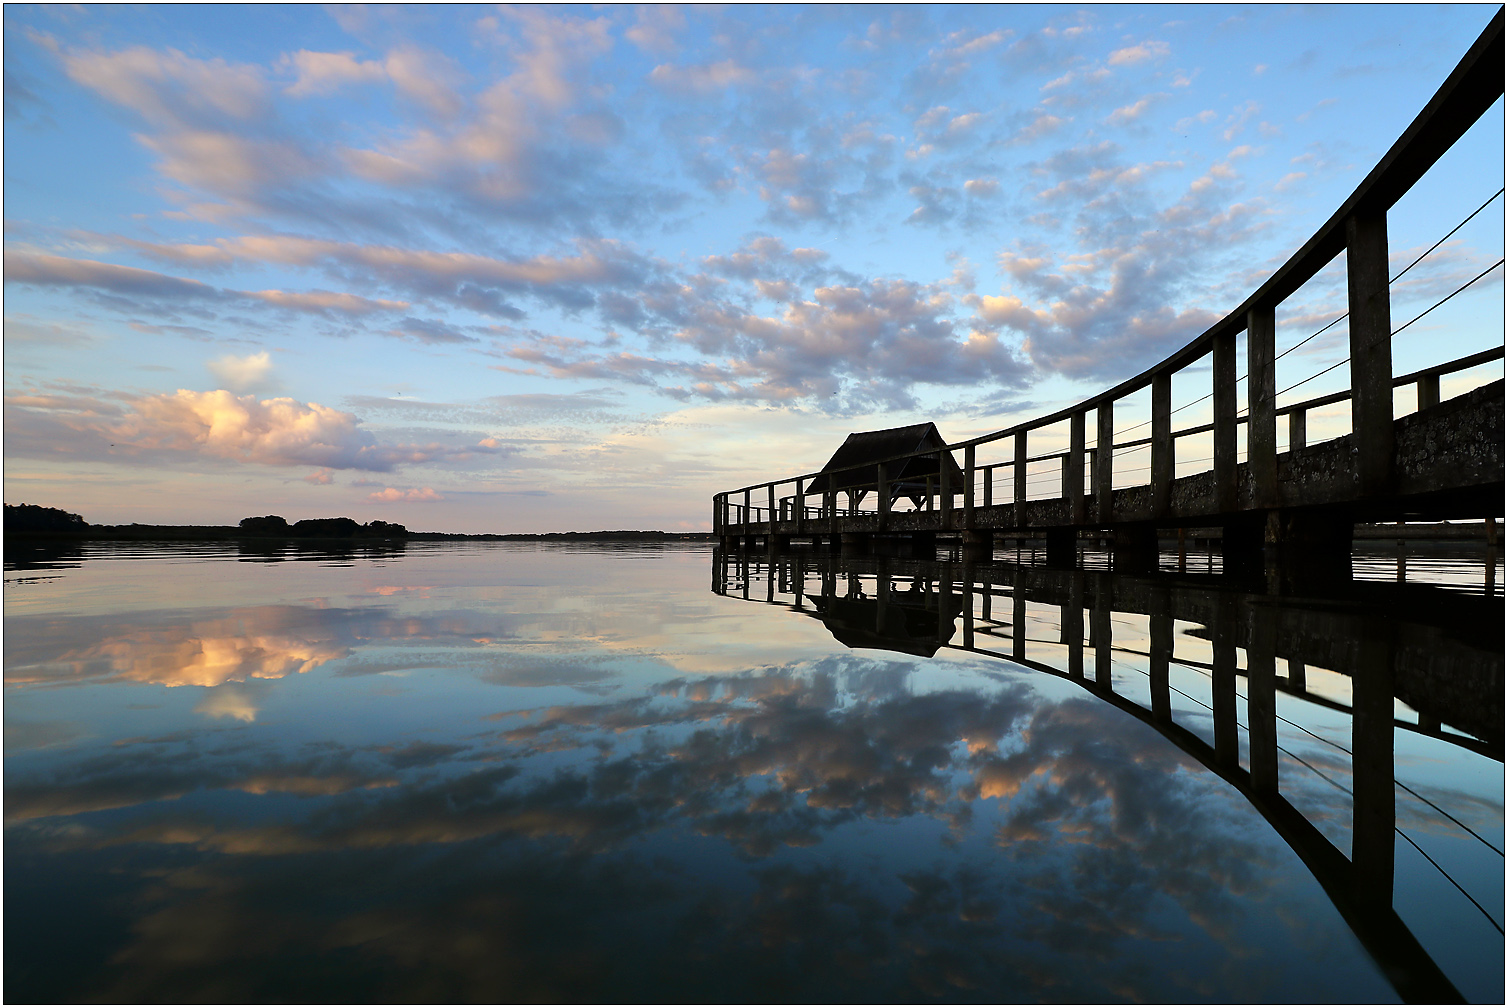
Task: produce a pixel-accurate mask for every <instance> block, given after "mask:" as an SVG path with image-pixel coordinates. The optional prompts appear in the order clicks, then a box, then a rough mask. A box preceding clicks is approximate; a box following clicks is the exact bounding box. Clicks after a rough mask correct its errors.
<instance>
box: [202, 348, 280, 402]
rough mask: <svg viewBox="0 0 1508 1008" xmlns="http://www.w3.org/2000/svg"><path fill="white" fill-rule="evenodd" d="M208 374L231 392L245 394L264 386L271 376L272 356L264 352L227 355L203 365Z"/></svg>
mask: <svg viewBox="0 0 1508 1008" xmlns="http://www.w3.org/2000/svg"><path fill="white" fill-rule="evenodd" d="M204 366H205V367H206V368H207V369H208V370H209V373H210V374H212V375H214V376H215V378H216V379H217V380H218V381H219V382H220V383H221V384H222V386H223V387H225V388H227V389H229V390H231V391H232V392H245V391H247V390H249V389H254V388H257V387H259V386H261V385H263V384H265V383H266V382H267V381H268V379H269V378H271V376H272V355H271V354H269V353H268V352H267V351H266V350H263V351H261V352H260V353H254V354H247V355H246V356H244V357H237V356H235V355H234V354H227V355H226V356H224V357H220V358H217V359H216V360H212V361H210V362H208V363H207V364H205V365H204Z"/></svg>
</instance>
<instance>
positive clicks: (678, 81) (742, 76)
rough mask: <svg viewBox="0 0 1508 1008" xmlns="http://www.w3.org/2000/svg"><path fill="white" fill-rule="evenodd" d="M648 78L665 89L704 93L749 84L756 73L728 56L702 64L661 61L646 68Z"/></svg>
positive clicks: (754, 78) (755, 77)
mask: <svg viewBox="0 0 1508 1008" xmlns="http://www.w3.org/2000/svg"><path fill="white" fill-rule="evenodd" d="M649 79H650V80H651V81H652V82H653V83H655V84H657V85H659V86H660V87H663V88H666V89H667V90H671V91H683V92H701V93H705V92H709V91H723V90H726V89H727V88H730V87H736V86H738V85H740V84H749V83H752V82H753V81H755V80H756V79H757V76H756V74H755V73H754V71H753V70H750V69H749V68H748V67H744V66H739V65H738V63H737V62H735V61H734V60H732V59H725V60H721V61H719V62H717V63H709V64H706V65H704V66H673V65H671V64H669V63H661V64H660V65H659V66H657V67H655V68H654V69H653V70H651V71H650V72H649Z"/></svg>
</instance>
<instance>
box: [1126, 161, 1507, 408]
mask: <svg viewBox="0 0 1508 1008" xmlns="http://www.w3.org/2000/svg"><path fill="white" fill-rule="evenodd" d="M1503 193H1504V190H1503V189H1499V190H1498V191H1497V192H1495V193H1493V194H1492V196H1491V197H1489V198H1488V200H1487V202H1486V203H1483V204H1482V205H1481V206H1479V207H1477V208H1476V209H1475V210H1473V211H1472V212H1471V213H1470V214H1468V215H1467V216H1466V219H1465V220H1463V221H1461V223H1459V224H1457V225H1456V226H1455V227H1453V228H1451V229H1450V231H1448V232H1447V233H1446V235H1445V237H1444V238H1441V239H1440V240H1439V241H1437V242H1435V243H1434V244H1433V245H1431V246H1430V247H1429V248H1427V249H1425V250H1424V253H1423V254H1422V255H1420V256H1419V258H1418V259H1415V260H1414V261H1413V262H1411V263H1409V264H1408V265H1407V266H1405V267H1404V268H1403V269H1402V270H1400V271H1399V272H1398V274H1397V275H1395V276H1393V277H1392V278H1391V279H1389V280H1388V284H1389V285H1392V284H1394V283H1396V282H1397V281H1398V280H1400V279H1401V278H1402V277H1403V275H1404V274H1405V273H1407V272H1408V271H1409V270H1411V269H1413V268H1414V267H1415V266H1418V265H1419V264H1420V263H1421V262H1423V261H1424V258H1425V256H1427V255H1429V254H1430V253H1431V252H1433V251H1434V250H1435V249H1437V248H1439V247H1440V246H1441V245H1443V244H1445V242H1446V241H1448V240H1449V239H1450V236H1451V235H1453V234H1455V233H1456V232H1457V231H1459V230H1461V229H1462V228H1463V227H1465V226H1466V225H1467V224H1468V223H1470V222H1471V219H1472V218H1473V217H1475V216H1476V215H1477V214H1479V213H1481V212H1482V211H1483V210H1486V209H1487V207H1488V206H1490V205H1491V204H1492V201H1493V200H1495V199H1497V198H1498V197H1499V196H1501V195H1503ZM1502 264H1503V260H1501V259H1499V260H1498V261H1497V263H1495V264H1494V265H1493V266H1489V267H1488V268H1487V270H1486V271H1484V272H1483V273H1481V274H1478V275H1477V276H1476V277H1474V278H1472V279H1471V280H1470V281H1469V282H1468V283H1467V284H1466V285H1465V286H1463V287H1461V288H1460V289H1458V290H1456V291H1455V292H1454V293H1452V294H1451V295H1449V296H1448V297H1446V298H1445V299H1444V300H1443V301H1441V302H1440V303H1439V304H1436V305H1434V306H1433V307H1431V308H1430V309H1428V310H1427V311H1425V312H1423V313H1421V314H1420V315H1419V317H1418V318H1414V319H1411V320H1410V321H1409V322H1407V323H1405V324H1404V325H1403V326H1401V327H1399V328H1398V329H1395V330H1394V331H1393V333H1392V335H1394V336H1396V335H1398V333H1400V332H1402V331H1403V330H1404V329H1407V328H1408V327H1409V326H1411V325H1413V324H1414V323H1415V322H1417V321H1419V319H1420V318H1423V317H1424V316H1425V315H1428V314H1429V313H1430V312H1431V311H1434V310H1435V308H1438V307H1440V304H1444V303H1445V301H1449V300H1450V298H1452V297H1455V296H1456V294H1459V293H1460V292H1461V291H1462V290H1465V289H1466V287H1470V286H1471V285H1472V284H1474V283H1476V282H1477V281H1478V280H1480V279H1481V278H1482V277H1483V276H1485V275H1486V273H1490V272H1491V271H1492V270H1493V269H1495V268H1496V267H1497V266H1501V265H1502ZM1349 315H1350V312H1346V313H1345V314H1343V315H1341V316H1340V317H1339V318H1337V319H1335V320H1334V321H1333V322H1330V323H1329V324H1327V325H1326V326H1324V328H1322V329H1320V330H1319V331H1318V332H1314V333H1311V334H1310V335H1308V336H1305V337H1304V338H1303V339H1302V340H1300V341H1299V342H1297V343H1295V344H1294V345H1293V346H1291V347H1289V348H1288V349H1287V350H1284V351H1283V352H1282V353H1280V354H1278V355H1277V356H1276V357H1274V358H1273V362H1274V363H1276V362H1277V361H1280V360H1282V359H1283V358H1284V357H1287V356H1288V355H1289V354H1291V353H1293V352H1294V351H1295V350H1297V349H1298V348H1299V347H1301V346H1303V345H1304V344H1305V343H1308V342H1309V341H1310V340H1312V339H1314V338H1315V337H1316V336H1319V335H1320V334H1321V333H1323V332H1325V330H1326V329H1329V328H1330V327H1331V326H1333V325H1336V324H1337V323H1339V322H1341V321H1343V320H1344V319H1346V318H1347V317H1348V316H1349ZM1323 373H1324V372H1323V371H1322V372H1320V374H1323ZM1314 377H1316V378H1318V377H1319V375H1314ZM1246 378H1247V375H1241V376H1240V377H1239V378H1237V379H1236V381H1237V383H1240V382H1241V381H1244V380H1245V379H1246ZM1306 380H1307V379H1306ZM1299 384H1300V385H1302V384H1303V382H1300V383H1299ZM1293 387H1295V388H1296V387H1297V386H1293ZM1279 394H1280V395H1281V394H1282V393H1279ZM1213 395H1214V393H1213V392H1210V393H1209V394H1208V395H1202V396H1200V397H1199V398H1198V399H1195V400H1193V401H1191V402H1186V403H1184V404H1183V405H1182V406H1180V407H1178V408H1177V409H1175V410H1173V411H1171V412H1170V413H1169V414H1168V415H1169V416H1171V415H1172V414H1173V413H1178V412H1181V411H1182V410H1185V409H1188V408H1189V407H1190V406H1194V405H1196V404H1198V403H1202V402H1204V400H1206V399H1208V398H1210V396H1213ZM1238 415H1239V414H1238ZM1151 422H1152V421H1151V420H1146V421H1143V422H1142V423H1139V424H1137V425H1136V426H1134V427H1127V428H1125V429H1124V430H1118V431H1116V432H1115V436H1116V437H1119V436H1120V435H1122V434H1126V433H1129V432H1130V431H1134V430H1140V429H1141V428H1143V427H1146V426H1147V425H1149V424H1150V423H1151Z"/></svg>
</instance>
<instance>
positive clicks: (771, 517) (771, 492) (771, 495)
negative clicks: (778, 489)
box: [765, 483, 775, 538]
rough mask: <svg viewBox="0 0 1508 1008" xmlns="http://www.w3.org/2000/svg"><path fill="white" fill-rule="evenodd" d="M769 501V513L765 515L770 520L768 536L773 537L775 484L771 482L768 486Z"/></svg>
mask: <svg viewBox="0 0 1508 1008" xmlns="http://www.w3.org/2000/svg"><path fill="white" fill-rule="evenodd" d="M769 503H770V507H769V513H768V514H766V515H765V517H766V518H768V519H769V520H770V537H771V538H774V535H775V484H773V483H771V484H770V486H769Z"/></svg>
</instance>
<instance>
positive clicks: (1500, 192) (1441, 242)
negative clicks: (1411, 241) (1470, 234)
mask: <svg viewBox="0 0 1508 1008" xmlns="http://www.w3.org/2000/svg"><path fill="white" fill-rule="evenodd" d="M1501 195H1503V190H1502V189H1499V190H1498V191H1497V192H1495V193H1493V194H1492V196H1491V198H1489V199H1488V200H1487V202H1486V203H1483V204H1482V205H1481V206H1479V207H1477V208H1476V209H1475V210H1473V211H1472V212H1471V216H1470V217H1467V218H1466V220H1463V221H1462V222H1461V223H1459V224H1457V225H1456V226H1455V227H1453V228H1451V229H1450V234H1447V235H1446V236H1445V237H1444V238H1441V239H1440V240H1439V241H1437V242H1435V243H1434V244H1433V245H1431V246H1430V247H1429V248H1427V249H1425V250H1424V255H1421V256H1420V257H1419V258H1418V259H1415V260H1414V261H1413V262H1411V263H1409V264H1408V265H1407V266H1405V267H1403V270H1402V271H1401V272H1400V273H1399V274H1398V275H1397V276H1395V277H1393V278H1392V279H1391V280H1389V281H1388V283H1390V284H1392V283H1397V282H1398V281H1399V280H1400V279H1402V277H1403V274H1404V273H1407V272H1408V271H1409V270H1411V269H1413V268H1414V267H1415V266H1418V265H1419V264H1420V263H1421V262H1423V261H1424V256H1427V255H1429V254H1430V253H1431V252H1433V251H1434V250H1435V249H1437V248H1439V247H1440V246H1441V245H1444V244H1445V242H1446V241H1447V240H1448V239H1449V238H1450V236H1451V235H1453V234H1455V233H1456V232H1457V231H1459V230H1461V229H1462V228H1463V227H1465V226H1466V225H1467V224H1468V223H1469V222H1470V221H1471V218H1472V217H1475V216H1476V215H1477V214H1479V213H1481V212H1482V211H1483V210H1486V209H1487V207H1488V205H1489V204H1491V203H1492V201H1493V200H1495V199H1497V198H1498V197H1499V196H1501Z"/></svg>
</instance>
